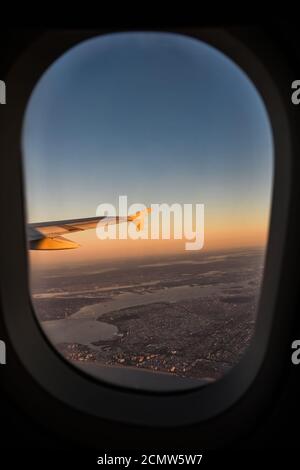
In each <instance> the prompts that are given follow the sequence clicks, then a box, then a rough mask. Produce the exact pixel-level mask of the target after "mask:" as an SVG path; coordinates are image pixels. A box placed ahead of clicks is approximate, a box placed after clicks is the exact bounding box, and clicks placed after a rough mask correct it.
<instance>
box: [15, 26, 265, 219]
mask: <svg viewBox="0 0 300 470" xmlns="http://www.w3.org/2000/svg"><path fill="white" fill-rule="evenodd" d="M22 146H23V157H24V168H25V181H26V195H27V213H28V218H29V221H39V222H40V221H46V220H57V219H64V218H67V219H68V218H73V217H90V216H94V215H95V212H96V207H97V205H98V204H100V203H112V204H117V200H118V196H119V195H123V194H126V195H128V198H129V202H130V203H134V202H140V203H144V204H146V205H150V204H151V203H157V202H167V203H173V202H179V203H188V202H194V203H195V202H199V203H204V204H205V205H206V210H207V211H209V214H208V215H210V216H211V217H212V218H214V217H218V216H219V215H221V216H222V213H223V214H224V213H236V212H237V210H238V212H241V213H243V212H246V213H247V212H248V213H249V217H250V216H251V215H253V214H260V215H258V216H261V217H263V216H264V215H263V214H266V213H267V212H266V211H268V209H269V202H270V190H271V183H272V158H273V149H272V135H271V129H270V124H269V120H268V117H267V114H266V110H265V108H264V105H263V103H262V100H261V98H260V96H259V94H258V93H257V91H256V89H255V87H254V86H253V84H252V83H251V82H250V80H249V79H248V78H247V76H246V75H245V74H244V72H243V71H242V70H241V69H240V68H239V67H237V66H236V65H235V64H234V63H233V62H232V61H231V60H230V59H229V58H227V57H226V56H225V55H223V54H222V53H221V52H219V51H217V50H216V49H214V48H213V47H211V46H209V45H207V44H205V43H203V42H200V41H198V40H196V39H192V38H189V37H185V36H181V35H177V34H170V33H143V32H141V33H136V32H132V33H119V34H110V35H106V36H102V37H100V36H99V37H95V38H92V39H90V40H87V41H84V42H82V43H80V44H79V45H77V46H75V47H74V48H72V49H71V50H70V51H68V52H67V53H65V54H64V55H63V56H62V57H60V58H59V59H58V60H57V61H56V62H55V63H54V64H52V66H51V67H50V68H49V69H48V70H47V71H46V72H45V74H44V75H43V76H42V78H41V79H40V81H39V82H38V84H37V85H36V87H35V89H34V90H33V93H32V96H31V98H30V101H29V104H28V107H27V111H26V115H25V119H24V128H23V139H22Z"/></svg>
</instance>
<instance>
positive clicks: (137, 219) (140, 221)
mask: <svg viewBox="0 0 300 470" xmlns="http://www.w3.org/2000/svg"><path fill="white" fill-rule="evenodd" d="M151 211H152V209H151V207H147V208H146V209H144V210H142V211H137V212H136V213H135V214H133V215H130V216H129V217H128V220H129V221H130V222H134V224H135V226H136V229H137V231H138V232H140V231H141V230H143V228H144V223H145V216H146V215H147V214H150V212H151Z"/></svg>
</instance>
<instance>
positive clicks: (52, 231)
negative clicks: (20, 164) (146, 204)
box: [27, 209, 151, 250]
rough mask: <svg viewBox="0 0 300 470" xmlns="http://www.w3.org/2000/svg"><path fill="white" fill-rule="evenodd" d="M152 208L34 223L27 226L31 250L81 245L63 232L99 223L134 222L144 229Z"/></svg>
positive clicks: (94, 226)
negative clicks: (125, 214) (126, 212)
mask: <svg viewBox="0 0 300 470" xmlns="http://www.w3.org/2000/svg"><path fill="white" fill-rule="evenodd" d="M150 211H151V209H145V210H144V211H138V212H136V213H135V214H133V215H128V216H125V217H119V216H117V217H105V216H101V217H89V218H85V219H70V220H57V221H52V222H40V223H32V224H28V226H27V238H28V241H29V249H30V250H68V249H72V248H78V247H79V246H80V245H79V244H78V243H75V242H73V241H72V240H68V239H67V238H65V237H62V235H63V234H66V233H73V232H81V231H84V230H89V229H95V228H96V227H97V226H98V224H100V225H103V226H105V225H111V224H120V223H124V222H134V224H135V225H136V229H137V230H138V231H139V230H142V228H143V224H144V217H145V215H146V214H148V213H149V212H150Z"/></svg>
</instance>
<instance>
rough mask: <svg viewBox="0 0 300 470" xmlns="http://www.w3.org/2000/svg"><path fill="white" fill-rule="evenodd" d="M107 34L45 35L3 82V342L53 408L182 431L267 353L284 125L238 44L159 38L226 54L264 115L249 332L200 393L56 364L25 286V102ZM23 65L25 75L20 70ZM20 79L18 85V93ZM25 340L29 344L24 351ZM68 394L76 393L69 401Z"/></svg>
mask: <svg viewBox="0 0 300 470" xmlns="http://www.w3.org/2000/svg"><path fill="white" fill-rule="evenodd" d="M112 32H114V31H109V32H108V31H105V32H99V31H88V32H73V31H72V32H61V31H56V32H54V33H50V32H49V33H46V34H45V35H44V36H43V37H42V38H41V39H40V40H39V41H38V42H37V43H35V44H34V45H32V46H31V47H30V48H29V49H28V50H27V51H26V52H25V53H24V54H23V56H22V57H21V58H20V59H19V61H18V62H17V63H16V64H15V66H14V67H13V69H12V70H11V73H10V74H9V76H8V79H7V80H6V83H7V89H8V90H9V96H8V103H9V104H8V113H7V116H6V121H5V122H4V136H5V138H4V141H3V143H4V152H5V153H6V154H7V155H10V156H11V159H10V160H11V161H10V162H9V163H8V164H9V165H10V176H11V179H12V180H13V181H12V182H11V188H10V189H9V187H8V185H7V190H8V192H9V195H8V197H9V198H10V200H11V201H12V204H11V207H12V210H14V213H13V214H11V215H9V212H7V214H6V219H7V218H8V219H9V218H10V219H11V220H13V217H15V216H16V215H17V214H19V215H20V223H18V225H17V226H16V227H15V233H14V234H13V236H11V228H10V227H11V224H10V223H9V220H8V221H7V220H6V219H5V220H6V224H5V227H4V233H3V234H2V235H3V236H4V237H5V240H6V242H5V245H6V249H7V251H8V252H10V253H12V255H11V256H9V257H8V256H7V257H6V258H5V257H4V263H2V264H1V268H0V269H2V278H3V276H4V283H3V284H4V289H3V317H4V321H5V326H6V329H7V333H8V336H9V338H10V341H11V343H12V345H13V348H14V350H15V351H16V353H17V355H18V357H19V359H20V361H21V363H22V364H23V366H25V368H26V369H27V370H28V371H29V372H30V374H31V376H32V377H33V378H34V380H35V381H36V382H37V383H38V384H39V385H40V386H41V387H42V388H43V389H45V390H47V392H48V393H50V394H51V395H52V396H53V397H55V398H56V399H58V400H59V401H61V402H63V403H65V404H66V405H68V406H71V407H72V408H74V409H76V410H78V411H80V412H82V413H85V414H88V415H94V416H97V417H99V418H102V419H108V420H113V421H119V422H120V421H121V422H125V423H132V424H138V425H147V426H182V425H189V424H192V423H197V422H201V421H205V420H208V419H210V418H212V417H214V416H217V415H219V414H221V413H223V412H224V411H225V410H227V409H228V408H230V407H231V406H233V405H234V404H235V403H236V402H237V401H238V400H239V399H240V398H241V397H242V396H243V395H244V394H245V393H246V392H247V391H248V389H249V388H250V386H251V385H252V384H253V382H254V380H255V378H256V376H257V374H258V372H259V370H260V369H261V367H262V364H263V361H264V358H265V356H266V353H267V350H268V345H269V342H270V336H271V329H272V321H273V313H274V308H275V302H276V298H275V292H276V291H277V288H278V286H279V275H280V266H281V260H282V256H283V249H284V240H285V227H286V225H287V214H288V207H289V187H290V177H291V175H290V173H291V159H292V147H291V141H290V133H289V119H288V115H287V112H286V110H285V107H284V104H283V99H282V96H281V95H282V93H280V91H279V89H278V88H277V85H276V84H275V82H274V81H273V79H272V78H271V76H270V73H269V71H268V70H267V69H266V68H265V67H264V66H263V65H262V63H261V62H260V60H259V59H258V58H257V57H256V56H255V54H253V52H252V51H251V50H250V49H249V48H247V46H246V45H245V41H244V39H242V38H239V37H238V35H234V34H232V33H228V32H226V31H224V30H205V29H202V30H188V31H185V30H170V31H165V32H171V33H177V34H182V35H186V36H190V37H193V38H195V39H199V40H201V41H204V42H207V43H208V44H209V45H211V46H213V47H216V48H217V49H218V50H220V51H221V52H223V53H224V54H226V55H227V56H228V57H229V58H230V59H231V60H232V61H234V62H235V63H236V64H237V65H238V66H239V67H240V68H241V69H242V70H243V71H244V72H245V73H246V74H247V76H248V77H249V78H250V80H252V82H253V83H254V85H255V87H256V89H257V90H258V92H259V93H260V95H261V97H262V99H263V102H264V104H265V106H266V109H267V112H268V116H269V120H270V123H271V128H272V134H273V147H274V153H273V154H274V163H273V194H272V200H271V216H270V223H269V236H268V247H267V254H266V257H265V268H264V276H263V282H262V287H261V298H260V303H259V308H258V313H257V321H256V332H255V335H254V337H253V339H252V341H251V344H250V346H249V348H248V349H247V351H246V352H245V354H244V356H243V358H242V359H241V361H240V362H239V363H238V364H237V365H236V366H234V367H233V368H232V370H231V371H229V372H228V373H227V374H226V375H224V376H223V377H222V378H221V379H219V380H218V381H216V382H215V383H211V384H209V385H207V386H203V387H201V388H196V389H188V390H185V391H177V392H162V393H158V392H145V391H141V392H138V391H136V390H129V389H123V388H120V387H117V386H114V385H110V384H107V383H104V382H101V381H96V380H95V379H93V378H92V377H90V376H88V375H87V374H85V373H84V372H82V371H80V370H79V369H77V368H76V367H74V366H72V365H71V364H70V363H68V362H67V361H66V360H63V358H62V357H61V356H60V354H59V353H58V352H57V351H55V349H54V347H53V346H52V345H51V344H50V343H49V341H47V339H46V338H45V336H44V334H43V333H42V330H41V328H40V326H39V324H38V321H37V319H36V317H35V314H34V312H32V304H31V300H30V292H29V288H28V283H27V281H26V279H28V262H27V254H26V235H25V216H24V214H25V211H24V198H23V194H24V193H23V185H22V183H21V181H22V162H21V161H22V158H21V157H22V156H21V145H20V142H21V132H22V124H23V116H24V112H25V110H26V106H27V103H28V99H29V97H30V94H31V92H32V89H33V88H34V86H35V85H36V83H37V82H38V80H39V79H40V77H41V76H42V74H43V73H44V71H45V70H46V69H47V68H48V67H49V66H50V65H51V64H52V63H53V62H54V61H55V60H56V59H58V58H59V57H60V56H61V55H62V54H63V53H64V52H66V51H67V50H68V49H70V48H71V47H72V46H75V45H76V44H78V43H79V42H81V41H82V40H84V39H89V38H92V37H95V36H100V35H101V34H109V33H112ZM45 51H46V53H45ZM35 59H38V61H35ZM28 63H29V64H30V65H31V68H28ZM20 77H22V86H21V87H20ZM12 123H13V124H12ZM16 136H18V137H19V139H17V138H16ZM3 143H2V144H3ZM1 146H2V145H1ZM7 179H9V178H7ZM10 181H11V180H10ZM16 187H17V190H16ZM274 228H276V234H275V232H274ZM2 246H4V245H2ZM8 258H10V263H9V261H8ZM13 260H15V261H13ZM16 263H19V268H20V269H19V270H18V272H17V273H16V272H15V270H14V269H13V266H14V265H16ZM14 286H18V292H19V295H18V296H16V295H15V287H14ZM24 331H26V337H25V336H24ZM27 338H30V339H31V343H30V345H29V344H28V341H27ZM278 357H279V356H278ZM49 370H55V380H53V378H54V374H51V375H50V374H49V373H48V371H49ZM74 390H76V391H77V393H76V394H75V393H74ZM86 397H89V399H88V400H87V399H86ZM103 403H104V404H105V406H103Z"/></svg>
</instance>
